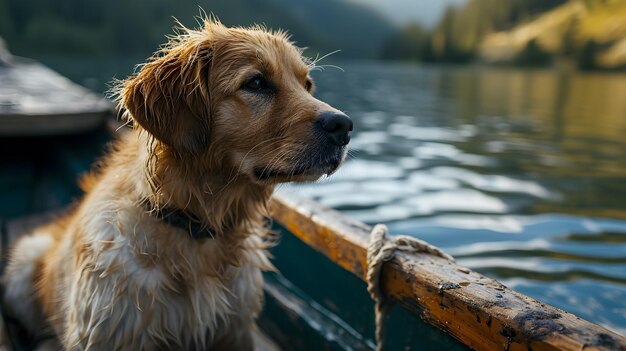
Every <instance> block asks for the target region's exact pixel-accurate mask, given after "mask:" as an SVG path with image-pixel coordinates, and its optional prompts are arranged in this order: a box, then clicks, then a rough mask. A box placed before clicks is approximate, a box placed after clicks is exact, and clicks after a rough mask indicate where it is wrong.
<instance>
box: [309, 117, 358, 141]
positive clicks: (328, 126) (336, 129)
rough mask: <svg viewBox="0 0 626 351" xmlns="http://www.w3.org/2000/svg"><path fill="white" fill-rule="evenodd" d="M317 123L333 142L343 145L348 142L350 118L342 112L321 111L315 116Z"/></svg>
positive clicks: (350, 127)
mask: <svg viewBox="0 0 626 351" xmlns="http://www.w3.org/2000/svg"><path fill="white" fill-rule="evenodd" d="M317 124H318V125H319V126H320V127H321V128H322V130H323V131H324V132H325V134H326V135H327V136H328V138H329V139H330V141H332V142H333V143H334V144H336V145H339V146H344V145H346V144H348V143H349V142H350V134H351V133H350V132H351V131H352V120H351V119H350V117H348V116H346V115H344V114H343V113H340V112H323V113H322V114H320V115H319V117H318V118H317Z"/></svg>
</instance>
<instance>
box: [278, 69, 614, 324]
mask: <svg viewBox="0 0 626 351" xmlns="http://www.w3.org/2000/svg"><path fill="white" fill-rule="evenodd" d="M344 66H345V67H344V68H345V69H346V72H345V73H342V72H333V73H332V74H329V73H321V74H320V73H318V74H317V77H316V78H317V82H318V86H319V91H320V92H322V93H321V94H322V96H321V98H323V99H326V100H328V102H329V103H331V104H333V105H336V106H339V107H340V108H342V109H343V110H346V111H347V112H348V113H350V114H351V115H352V116H353V118H354V119H355V126H356V131H355V137H354V140H353V142H352V148H353V150H354V152H353V159H351V160H350V161H349V162H348V163H347V164H346V166H345V167H344V168H343V169H342V170H340V171H339V172H338V173H337V174H336V175H334V176H333V177H331V178H330V179H327V180H325V181H324V182H322V183H321V184H315V185H301V186H297V187H291V188H287V189H286V190H285V191H297V192H300V193H302V194H305V195H307V196H310V197H313V198H315V199H317V200H319V201H321V202H323V203H324V204H326V205H328V206H332V207H335V208H337V209H340V210H342V211H344V212H346V213H347V214H349V215H352V216H354V217H356V218H358V219H361V220H363V221H365V222H369V223H375V222H385V223H387V224H388V225H389V226H390V229H391V230H392V232H394V233H406V234H411V235H416V236H419V237H421V238H423V239H425V240H428V241H430V242H432V243H434V244H436V245H439V246H441V247H443V248H444V249H446V250H448V251H449V252H450V253H452V254H454V255H455V256H456V257H457V258H458V260H459V261H460V263H461V264H463V265H466V266H469V267H472V268H474V269H477V270H478V271H480V272H483V273H485V274H487V275H490V276H493V277H496V278H498V279H501V280H503V282H504V283H505V284H507V285H509V286H511V287H513V288H516V289H518V290H520V291H521V292H523V293H527V294H529V295H531V296H534V297H536V298H538V299H540V300H543V301H546V302H548V303H551V304H553V305H556V306H557V307H560V308H564V309H566V310H569V311H571V312H573V313H576V314H578V315H580V316H581V317H584V318H586V319H589V320H592V321H595V322H596V323H599V324H602V325H604V326H606V327H608V328H611V329H614V330H617V331H618V332H622V333H624V332H626V313H624V312H625V311H626V181H625V180H626V152H625V150H626V139H625V138H624V135H626V99H624V98H623V96H622V95H623V94H621V93H619V92H624V91H626V76H623V75H621V76H620V75H609V74H577V73H567V72H552V71H524V70H514V69H485V68H454V67H416V66H400V65H398V66H389V65H386V66H383V65H375V64H363V65H354V64H346V65H344ZM383 111H384V112H383Z"/></svg>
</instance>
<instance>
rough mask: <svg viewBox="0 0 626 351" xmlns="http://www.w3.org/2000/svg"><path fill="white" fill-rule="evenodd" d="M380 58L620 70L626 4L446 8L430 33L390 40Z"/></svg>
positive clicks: (494, 3) (526, 0)
mask: <svg viewBox="0 0 626 351" xmlns="http://www.w3.org/2000/svg"><path fill="white" fill-rule="evenodd" d="M401 43H405V44H404V45H401ZM407 48H412V49H411V50H409V52H407ZM381 56H382V57H383V58H386V59H396V60H397V59H404V60H418V61H427V62H455V63H464V62H472V61H480V62H487V63H495V64H515V65H522V66H548V65H554V64H563V65H567V66H577V67H578V68H581V69H596V68H625V67H626V0H508V1H502V0H469V1H468V2H466V3H465V4H464V5H463V6H461V7H459V8H454V7H450V8H448V10H447V11H446V13H445V15H444V16H443V18H442V19H441V20H440V21H439V23H438V25H437V26H436V27H435V28H434V29H433V30H431V31H426V30H423V29H421V28H419V27H417V26H407V27H406V28H404V29H403V30H401V31H399V32H397V33H396V34H394V35H392V37H390V38H389V39H388V40H387V41H386V43H385V44H384V45H383V50H382V53H381Z"/></svg>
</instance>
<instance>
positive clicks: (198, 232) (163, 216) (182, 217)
mask: <svg viewBox="0 0 626 351" xmlns="http://www.w3.org/2000/svg"><path fill="white" fill-rule="evenodd" d="M143 203H144V206H145V207H146V209H147V210H148V213H150V215H152V216H154V217H156V218H158V219H159V220H161V221H163V222H165V223H167V224H169V225H171V226H173V227H176V228H179V229H182V230H184V231H186V232H187V233H189V235H191V237H192V238H194V239H196V240H201V239H215V230H213V228H210V227H207V226H206V225H204V224H202V223H201V222H200V220H199V219H198V218H197V217H195V216H193V215H190V214H188V213H186V212H185V211H183V210H181V209H178V208H172V207H164V208H155V207H154V206H152V203H151V202H150V201H149V200H147V199H146V200H144V201H143Z"/></svg>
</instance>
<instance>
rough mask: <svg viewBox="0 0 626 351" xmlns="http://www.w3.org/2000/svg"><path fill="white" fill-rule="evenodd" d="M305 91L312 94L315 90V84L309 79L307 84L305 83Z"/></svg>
mask: <svg viewBox="0 0 626 351" xmlns="http://www.w3.org/2000/svg"><path fill="white" fill-rule="evenodd" d="M304 89H306V91H308V92H311V89H313V82H311V80H309V79H307V80H306V83H304Z"/></svg>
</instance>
